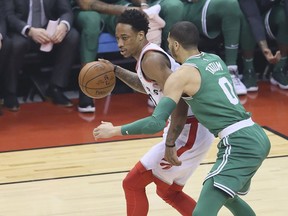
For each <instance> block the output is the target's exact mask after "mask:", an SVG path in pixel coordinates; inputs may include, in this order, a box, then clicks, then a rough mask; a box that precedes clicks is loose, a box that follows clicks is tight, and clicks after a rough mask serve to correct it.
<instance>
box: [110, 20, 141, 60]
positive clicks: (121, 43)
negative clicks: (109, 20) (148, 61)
mask: <svg viewBox="0 0 288 216" xmlns="http://www.w3.org/2000/svg"><path fill="white" fill-rule="evenodd" d="M115 32H116V33H115V36H116V39H117V43H118V47H119V49H120V53H121V55H123V56H124V57H125V58H128V57H131V56H132V57H136V56H137V54H139V53H140V52H141V47H140V46H139V45H140V44H141V43H140V42H141V40H142V39H143V38H142V33H141V32H136V31H133V29H132V26H130V25H127V24H123V23H118V24H117V26H116V31H115ZM139 51H140V52H139Z"/></svg>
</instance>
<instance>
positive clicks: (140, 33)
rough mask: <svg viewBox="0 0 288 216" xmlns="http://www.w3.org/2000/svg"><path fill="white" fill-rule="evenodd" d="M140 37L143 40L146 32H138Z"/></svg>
mask: <svg viewBox="0 0 288 216" xmlns="http://www.w3.org/2000/svg"><path fill="white" fill-rule="evenodd" d="M138 37H139V40H140V41H142V40H143V39H144V38H145V33H144V31H140V32H139V33H138Z"/></svg>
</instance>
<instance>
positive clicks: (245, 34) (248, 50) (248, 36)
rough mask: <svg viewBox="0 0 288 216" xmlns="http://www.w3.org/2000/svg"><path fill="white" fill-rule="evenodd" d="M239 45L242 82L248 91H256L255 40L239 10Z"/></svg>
mask: <svg viewBox="0 0 288 216" xmlns="http://www.w3.org/2000/svg"><path fill="white" fill-rule="evenodd" d="M241 14H242V15H241V31H240V47H241V54H242V60H243V71H242V74H243V78H242V82H243V84H244V85H245V86H246V88H247V91H248V92H254V91H258V86H257V77H256V73H255V70H254V51H255V47H256V40H255V39H254V36H253V34H252V32H251V28H250V25H249V23H248V20H247V19H246V17H245V15H244V14H243V13H242V12H241Z"/></svg>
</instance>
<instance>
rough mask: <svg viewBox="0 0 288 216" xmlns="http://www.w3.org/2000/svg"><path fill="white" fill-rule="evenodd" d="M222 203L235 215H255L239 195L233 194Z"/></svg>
mask: <svg viewBox="0 0 288 216" xmlns="http://www.w3.org/2000/svg"><path fill="white" fill-rule="evenodd" d="M224 205H225V207H226V208H228V209H229V210H230V211H231V212H232V214H233V215H235V216H242V215H245V216H256V214H255V212H254V211H253V209H252V208H251V207H250V206H249V205H248V204H247V203H246V202H245V201H244V200H242V199H241V198H240V197H239V196H235V197H234V198H230V199H228V200H227V202H226V203H225V204H224Z"/></svg>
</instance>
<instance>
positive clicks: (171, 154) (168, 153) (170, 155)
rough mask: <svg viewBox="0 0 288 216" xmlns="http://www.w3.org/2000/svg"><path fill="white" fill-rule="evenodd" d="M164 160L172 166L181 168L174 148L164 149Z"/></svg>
mask: <svg viewBox="0 0 288 216" xmlns="http://www.w3.org/2000/svg"><path fill="white" fill-rule="evenodd" d="M164 158H165V160H166V161H167V162H169V163H170V164H171V165H173V166H181V164H182V162H181V161H180V160H179V159H178V157H177V150H176V147H166V148H165V156H164Z"/></svg>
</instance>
